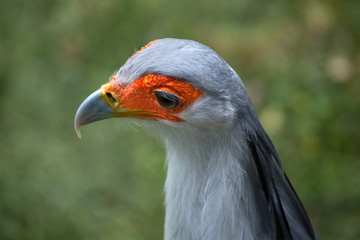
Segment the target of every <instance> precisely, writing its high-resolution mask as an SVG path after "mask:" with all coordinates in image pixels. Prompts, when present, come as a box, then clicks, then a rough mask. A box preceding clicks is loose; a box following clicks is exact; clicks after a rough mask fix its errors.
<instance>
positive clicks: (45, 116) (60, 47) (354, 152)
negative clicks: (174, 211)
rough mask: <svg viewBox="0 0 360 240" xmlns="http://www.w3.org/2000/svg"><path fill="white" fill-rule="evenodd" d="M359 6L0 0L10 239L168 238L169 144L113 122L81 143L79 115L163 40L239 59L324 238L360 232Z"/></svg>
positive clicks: (2, 160)
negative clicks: (95, 94)
mask: <svg viewBox="0 0 360 240" xmlns="http://www.w3.org/2000/svg"><path fill="white" fill-rule="evenodd" d="M359 9H360V2H356V1H341V0H334V1H309V0H306V1H300V0H298V1H280V0H279V1H238V0H236V1H235V0H233V1H215V0H211V1H205V0H199V1H190V0H186V1H164V0H151V1H139V0H135V1H134V0H127V1H125V0H123V1H116V0H104V1H95V0H89V1H85V0H74V1H67V0H50V1H49V0H47V1H45V0H34V1H19V0H14V1H0V116H1V118H0V133H1V140H0V239H25V240H27V239H29V240H30V239H34V240H35V239H36V240H41V239H134V240H137V239H139V240H140V239H161V238H162V236H163V234H162V231H163V218H164V210H163V206H162V202H163V194H162V188H163V183H164V179H165V170H164V150H163V149H162V146H161V144H159V143H158V142H156V141H155V140H154V139H153V138H152V137H151V136H148V135H147V134H146V133H143V132H142V131H141V130H138V131H132V130H131V131H130V130H128V129H127V127H126V126H121V124H117V121H115V120H111V121H104V122H99V123H96V124H93V125H90V126H88V127H85V128H84V129H83V140H81V141H80V140H79V139H77V137H76V134H75V132H74V130H73V117H74V114H75V112H76V109H77V107H78V106H79V104H80V103H81V101H82V100H83V99H84V98H85V97H86V96H87V95H88V94H89V93H91V92H92V91H94V90H95V89H97V88H98V87H99V86H100V85H101V84H103V83H105V82H106V81H107V79H108V77H109V76H110V75H111V74H112V73H113V72H114V71H115V70H116V69H118V68H119V67H120V66H121V65H122V64H123V63H124V62H125V60H126V59H127V57H129V56H130V55H131V54H132V53H133V52H134V51H135V50H136V49H137V48H139V47H140V46H142V45H143V44H145V43H147V42H149V41H150V40H153V39H156V38H163V37H176V38H188V39H193V40H197V41H199V42H202V43H204V44H206V45H209V46H210V47H211V48H213V49H214V50H216V51H217V52H218V53H219V54H220V55H221V56H222V57H224V59H225V60H227V61H228V62H229V63H230V65H231V66H233V67H234V69H235V70H236V71H237V72H238V73H239V74H240V76H241V77H242V78H243V80H244V83H245V86H246V88H247V90H248V92H249V94H250V96H251V98H252V100H253V102H254V104H255V107H256V109H257V111H258V113H259V116H260V119H261V121H262V122H263V124H264V126H265V128H266V129H267V130H268V132H269V134H270V135H271V137H272V139H273V141H274V143H275V145H276V147H277V149H278V151H279V154H280V156H281V158H282V159H283V162H284V166H285V168H286V170H287V172H288V176H289V178H290V179H291V180H292V182H293V184H294V187H295V188H296V189H297V192H298V194H299V196H300V198H301V199H302V201H303V203H304V205H305V207H306V208H307V210H308V212H309V215H310V217H311V219H312V221H313V223H314V225H315V227H316V228H317V230H318V232H319V234H320V236H321V237H322V238H323V239H359V238H360V228H359V226H360V214H359V213H360V188H359V183H360V161H359V157H360V150H359V149H360V148H359V137H360V136H359V135H360V128H359V117H360V111H359V109H360V97H359V93H360V84H359V65H360V46H359V45H360V31H359V29H360V21H359V19H360V14H359V13H360V11H359ZM119 126H120V127H119ZM119 128H120V129H119ZM114 129H115V131H114Z"/></svg>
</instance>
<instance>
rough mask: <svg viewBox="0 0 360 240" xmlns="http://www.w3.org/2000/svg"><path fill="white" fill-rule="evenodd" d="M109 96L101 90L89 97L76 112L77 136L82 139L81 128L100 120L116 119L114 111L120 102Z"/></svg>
mask: <svg viewBox="0 0 360 240" xmlns="http://www.w3.org/2000/svg"><path fill="white" fill-rule="evenodd" d="M114 101H115V99H114V98H113V97H112V96H111V95H110V96H109V95H108V94H107V93H106V92H105V91H104V90H103V89H99V90H97V91H95V92H94V93H92V94H91V95H90V96H88V97H87V98H86V99H85V100H84V101H83V102H82V103H81V105H80V107H79V109H78V110H77V112H76V115H75V120H74V127H75V131H76V134H77V135H78V137H79V138H81V133H80V127H81V126H83V125H86V124H89V123H92V122H96V121H99V120H103V119H107V118H111V117H116V112H115V111H114V110H113V109H114V108H116V107H117V106H118V102H116V101H115V102H114Z"/></svg>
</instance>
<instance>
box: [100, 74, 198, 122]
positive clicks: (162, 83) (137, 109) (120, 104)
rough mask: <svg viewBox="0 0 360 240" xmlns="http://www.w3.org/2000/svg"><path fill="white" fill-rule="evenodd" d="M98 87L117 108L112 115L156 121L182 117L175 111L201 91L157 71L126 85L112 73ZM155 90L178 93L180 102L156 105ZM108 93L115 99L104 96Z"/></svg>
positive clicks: (179, 120) (183, 106) (190, 102)
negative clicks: (173, 105) (106, 80)
mask: <svg viewBox="0 0 360 240" xmlns="http://www.w3.org/2000/svg"><path fill="white" fill-rule="evenodd" d="M101 88H102V90H103V96H104V98H105V99H107V102H108V103H109V105H110V106H111V108H112V109H113V110H114V111H115V112H116V113H115V117H135V118H141V119H150V120H155V121H156V120H159V119H165V120H168V121H173V122H182V121H184V120H183V119H181V118H180V117H178V116H177V114H178V113H180V112H181V111H183V110H184V109H185V108H186V107H187V106H189V105H190V104H192V103H194V102H195V101H196V100H197V99H198V98H199V97H200V96H202V95H203V93H202V92H201V91H199V90H198V89H196V88H195V87H193V86H192V85H190V84H188V83H185V82H182V81H180V80H177V79H175V78H172V77H167V76H162V75H156V74H149V75H147V76H145V77H142V78H139V79H137V80H135V81H134V82H133V83H131V84H130V85H126V86H121V85H119V84H118V82H117V81H116V80H115V76H113V77H112V78H111V79H110V82H108V83H106V84H104V85H103V86H102V87H101ZM156 90H158V91H166V92H170V93H172V94H174V95H176V96H178V97H179V98H180V103H179V105H178V106H177V107H175V108H173V109H165V108H163V107H161V106H159V104H158V103H157V101H156V98H155V94H154V91H156ZM109 94H111V95H112V97H113V98H114V99H115V100H116V101H111V98H110V99H109V98H107V97H106V96H108V95H109Z"/></svg>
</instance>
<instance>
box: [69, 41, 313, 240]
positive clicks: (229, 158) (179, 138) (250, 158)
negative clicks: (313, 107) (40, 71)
mask: <svg viewBox="0 0 360 240" xmlns="http://www.w3.org/2000/svg"><path fill="white" fill-rule="evenodd" d="M115 117H116V118H117V117H126V118H132V120H133V121H134V122H135V123H136V124H137V125H140V126H141V127H143V128H145V129H146V130H148V131H149V132H151V133H152V134H155V135H157V136H159V137H160V138H161V139H162V140H163V142H164V145H165V147H166V154H167V157H166V161H167V177H166V183H165V205H166V216H165V233H164V239H165V240H235V239H236V240H238V239H301V240H305V239H318V236H317V233H316V231H315V230H314V228H313V226H312V225H311V223H310V220H309V218H308V216H307V213H306V211H305V209H304V207H303V205H302V204H301V202H300V200H299V198H298V197H297V195H296V193H295V191H294V189H293V188H292V186H291V184H290V182H289V180H288V178H287V176H286V174H285V172H284V169H283V166H282V164H281V161H280V158H279V156H278V154H277V152H276V150H275V148H274V146H273V144H272V142H271V140H270V138H269V136H268V135H267V133H266V132H265V130H264V129H263V127H262V125H261V124H260V122H259V120H258V117H257V115H256V112H255V110H254V107H253V105H252V103H251V101H250V98H249V96H248V94H247V93H246V90H245V88H244V85H243V83H242V81H241V79H240V77H239V76H238V75H237V74H236V73H235V71H234V70H233V69H232V68H231V67H230V66H229V65H228V64H227V63H226V62H225V61H224V60H223V59H222V58H221V57H220V56H219V55H218V54H217V53H216V52H214V51H213V50H211V49H210V48H209V47H207V46H205V45H202V44H200V43H198V42H195V41H191V40H181V39H160V40H155V41H152V42H150V43H148V44H147V45H146V46H145V47H143V48H141V49H140V50H139V51H137V52H136V53H135V54H134V55H132V56H131V57H130V58H129V59H128V60H127V61H126V63H125V64H124V65H123V66H122V67H121V68H120V69H119V70H118V71H117V72H116V73H114V74H113V75H112V76H111V77H110V81H109V82H108V83H106V84H104V85H102V86H101V88H100V89H99V90H97V91H95V92H94V93H93V94H91V95H90V96H89V97H88V98H86V99H85V101H84V102H83V103H82V104H81V105H80V107H79V109H78V111H77V113H76V116H75V129H76V132H77V133H78V135H79V137H80V126H82V125H86V124H89V123H92V122H95V121H98V120H102V119H106V118H115Z"/></svg>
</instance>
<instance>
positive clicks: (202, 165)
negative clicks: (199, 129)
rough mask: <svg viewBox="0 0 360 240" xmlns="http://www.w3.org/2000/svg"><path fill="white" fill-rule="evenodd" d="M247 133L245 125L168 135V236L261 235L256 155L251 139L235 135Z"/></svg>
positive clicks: (173, 238)
mask: <svg viewBox="0 0 360 240" xmlns="http://www.w3.org/2000/svg"><path fill="white" fill-rule="evenodd" d="M234 131H235V132H234ZM236 133H237V134H236ZM241 134H243V132H242V131H241V129H240V128H239V129H231V130H230V129H229V130H226V131H223V132H221V133H218V134H209V135H202V134H199V133H196V134H191V135H189V134H186V138H185V137H183V136H185V134H184V135H183V136H177V137H172V138H166V140H165V145H166V148H167V165H168V174H167V179H166V184H165V193H166V199H165V203H166V220H165V239H166V240H170V239H171V240H175V239H179V240H180V239H182V240H183V239H189V240H192V239H193V240H195V239H202V240H205V239H206V240H210V239H214V240H215V239H241V238H244V239H253V238H256V236H254V235H253V234H254V233H255V234H256V233H257V232H259V231H260V230H257V229H255V226H259V222H251V221H250V219H252V221H259V220H257V219H260V218H259V216H258V211H257V209H254V208H253V207H252V206H254V204H250V203H252V202H253V201H256V199H254V197H253V196H254V194H253V192H252V191H253V189H254V187H256V186H253V185H252V184H253V183H252V182H253V181H250V178H251V177H252V176H249V174H251V171H250V169H251V162H252V161H251V160H252V159H251V155H250V154H249V152H248V148H247V145H246V143H244V142H241V140H240V139H245V138H244V137H238V138H237V139H234V136H240V135H241Z"/></svg>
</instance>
